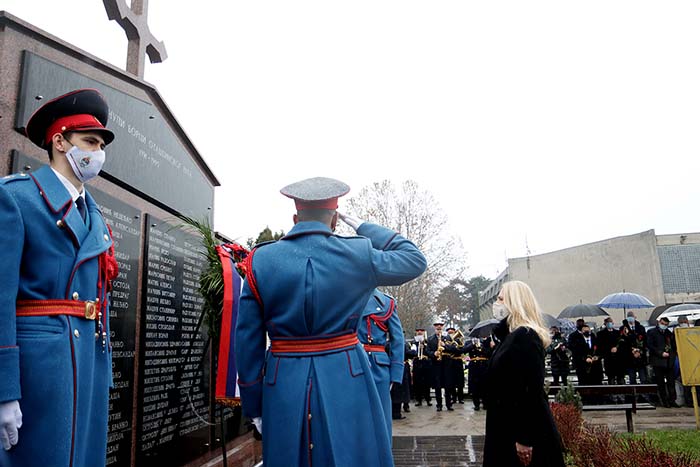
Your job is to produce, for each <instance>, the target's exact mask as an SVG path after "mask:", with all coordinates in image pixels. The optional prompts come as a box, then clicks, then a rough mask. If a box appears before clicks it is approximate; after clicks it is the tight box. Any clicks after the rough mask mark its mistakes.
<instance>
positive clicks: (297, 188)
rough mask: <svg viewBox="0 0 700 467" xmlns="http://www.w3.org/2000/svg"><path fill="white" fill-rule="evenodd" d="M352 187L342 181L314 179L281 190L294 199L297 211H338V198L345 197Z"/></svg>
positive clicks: (324, 178)
mask: <svg viewBox="0 0 700 467" xmlns="http://www.w3.org/2000/svg"><path fill="white" fill-rule="evenodd" d="M349 191H350V187H349V186H348V185H346V184H345V183H343V182H341V181H340V180H336V179H334V178H326V177H314V178H307V179H306V180H301V181H299V182H296V183H292V184H291V185H287V186H285V187H284V188H282V189H281V190H280V193H282V194H283V195H284V196H286V197H288V198H292V199H293V200H294V205H295V206H296V208H297V211H303V210H305V209H331V210H335V209H338V198H340V197H341V196H345V195H346V194H348V192H349Z"/></svg>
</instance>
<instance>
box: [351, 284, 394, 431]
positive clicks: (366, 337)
mask: <svg viewBox="0 0 700 467" xmlns="http://www.w3.org/2000/svg"><path fill="white" fill-rule="evenodd" d="M378 322H379V323H382V324H381V325H382V326H384V327H385V328H386V329H387V330H386V331H384V330H383V329H382V328H381V327H380V325H379V324H378ZM357 336H358V337H359V339H360V342H361V343H362V344H371V345H381V346H382V347H386V346H387V344H388V347H389V353H388V354H387V353H386V352H368V354H367V356H368V357H369V364H370V368H371V370H372V377H373V378H374V384H375V385H376V386H377V391H378V392H379V398H380V399H381V401H382V409H383V410H384V417H385V418H386V423H387V428H388V430H389V437H391V393H390V386H391V383H394V384H401V383H402V382H403V365H404V363H403V360H404V338H403V328H402V327H401V320H400V319H399V315H398V313H397V312H396V305H395V301H394V299H393V298H392V297H390V296H389V295H386V294H384V293H382V292H380V291H378V290H375V291H374V293H373V294H372V296H371V297H370V299H369V301H368V302H367V306H366V307H365V311H364V313H362V320H361V321H360V329H359V330H358V332H357ZM387 337H388V339H387Z"/></svg>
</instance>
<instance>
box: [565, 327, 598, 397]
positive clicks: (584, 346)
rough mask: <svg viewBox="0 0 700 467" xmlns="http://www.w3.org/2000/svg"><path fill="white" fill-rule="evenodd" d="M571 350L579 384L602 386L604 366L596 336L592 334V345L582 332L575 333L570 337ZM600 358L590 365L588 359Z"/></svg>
mask: <svg viewBox="0 0 700 467" xmlns="http://www.w3.org/2000/svg"><path fill="white" fill-rule="evenodd" d="M569 350H571V354H572V358H573V361H574V367H575V368H576V376H577V378H578V384H602V383H603V366H602V364H601V360H600V351H599V349H598V341H597V339H596V336H595V335H594V334H593V333H591V335H590V344H589V343H588V342H587V341H586V337H585V336H584V335H583V334H582V333H581V332H578V331H576V332H574V333H572V334H571V335H570V336H569ZM593 357H598V360H594V361H593V362H591V363H588V362H587V361H586V360H587V359H588V358H593Z"/></svg>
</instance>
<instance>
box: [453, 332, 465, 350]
mask: <svg viewBox="0 0 700 467" xmlns="http://www.w3.org/2000/svg"><path fill="white" fill-rule="evenodd" d="M452 340H453V341H455V343H456V344H457V345H459V346H460V347H461V346H462V345H463V342H462V341H463V340H464V334H462V330H461V329H458V330H457V332H455V333H454V334H452Z"/></svg>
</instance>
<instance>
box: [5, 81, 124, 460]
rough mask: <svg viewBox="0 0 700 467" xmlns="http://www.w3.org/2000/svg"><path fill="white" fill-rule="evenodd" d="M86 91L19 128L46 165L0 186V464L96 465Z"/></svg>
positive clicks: (94, 167) (96, 140)
mask: <svg viewBox="0 0 700 467" xmlns="http://www.w3.org/2000/svg"><path fill="white" fill-rule="evenodd" d="M108 115H109V112H108V108H107V102H106V101H105V99H104V98H103V97H102V95H101V94H100V93H99V92H98V91H96V90H94V89H82V90H77V91H73V92H71V93H68V94H66V95H63V96H60V97H57V98H55V99H53V100H51V101H49V102H47V103H46V104H44V105H43V106H42V107H40V108H39V109H38V110H37V111H36V112H35V113H34V114H33V115H32V116H31V118H30V119H29V122H28V123H27V125H26V134H27V136H28V138H29V139H30V140H31V141H32V142H33V143H35V144H36V145H37V146H39V147H41V148H43V149H46V151H47V152H48V154H49V165H48V166H45V167H42V168H40V169H39V170H37V171H35V172H33V173H30V174H25V173H20V174H15V175H10V176H8V177H5V178H4V179H2V180H1V181H0V225H1V226H2V227H1V228H0V255H1V256H0V258H1V259H0V263H1V264H2V269H1V270H0V283H1V284H2V291H1V292H0V420H2V425H1V426H0V440H2V444H3V447H4V450H0V465H2V466H3V467H28V466H47V467H48V466H51V467H69V466H71V467H94V466H104V465H105V459H106V455H105V453H106V448H107V413H108V399H109V387H110V385H111V381H112V362H111V347H110V343H109V320H108V317H109V307H108V306H107V305H108V295H107V292H108V290H109V289H110V287H111V283H110V281H111V279H113V278H114V277H116V273H117V270H116V260H115V259H114V249H113V242H112V237H111V234H110V231H109V229H108V228H107V225H106V224H105V221H104V219H103V217H102V214H101V213H100V211H99V209H98V207H97V204H96V203H95V201H94V200H93V198H92V196H90V193H89V192H88V191H87V190H86V189H85V186H84V185H83V184H84V183H85V182H86V181H88V180H90V179H91V178H93V177H95V176H96V175H97V174H98V173H99V172H100V170H101V168H102V164H103V163H104V161H105V152H104V148H105V146H106V145H108V144H109V143H110V142H112V140H113V139H114V135H113V134H112V132H111V131H110V130H108V129H107V128H105V125H106V124H107V119H108Z"/></svg>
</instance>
